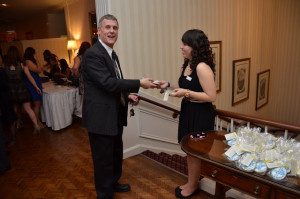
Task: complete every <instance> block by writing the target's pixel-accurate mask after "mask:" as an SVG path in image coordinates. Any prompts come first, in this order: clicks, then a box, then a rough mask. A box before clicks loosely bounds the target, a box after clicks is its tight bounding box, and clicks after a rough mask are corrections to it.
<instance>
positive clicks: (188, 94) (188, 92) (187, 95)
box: [184, 89, 190, 98]
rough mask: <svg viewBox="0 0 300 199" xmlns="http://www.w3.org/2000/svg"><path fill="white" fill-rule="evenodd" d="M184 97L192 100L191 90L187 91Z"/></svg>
mask: <svg viewBox="0 0 300 199" xmlns="http://www.w3.org/2000/svg"><path fill="white" fill-rule="evenodd" d="M184 97H186V98H190V90H189V89H186V92H185V94H184Z"/></svg>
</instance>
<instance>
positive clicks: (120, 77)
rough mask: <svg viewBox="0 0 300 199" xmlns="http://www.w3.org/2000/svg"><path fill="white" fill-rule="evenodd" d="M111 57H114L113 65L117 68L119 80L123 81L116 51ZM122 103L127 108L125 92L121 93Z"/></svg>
mask: <svg viewBox="0 0 300 199" xmlns="http://www.w3.org/2000/svg"><path fill="white" fill-rule="evenodd" d="M111 57H112V61H113V65H114V68H115V72H116V76H117V78H118V79H122V75H121V71H120V69H119V67H118V66H117V60H118V56H117V54H116V52H115V51H112V53H111ZM121 103H122V105H123V106H125V98H124V94H123V92H121Z"/></svg>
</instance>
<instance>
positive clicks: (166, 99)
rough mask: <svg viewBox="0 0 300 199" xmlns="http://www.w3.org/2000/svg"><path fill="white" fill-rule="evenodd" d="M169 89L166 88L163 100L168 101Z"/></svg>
mask: <svg viewBox="0 0 300 199" xmlns="http://www.w3.org/2000/svg"><path fill="white" fill-rule="evenodd" d="M169 92H170V91H168V90H166V92H165V96H164V101H168V99H169V94H170V93H169Z"/></svg>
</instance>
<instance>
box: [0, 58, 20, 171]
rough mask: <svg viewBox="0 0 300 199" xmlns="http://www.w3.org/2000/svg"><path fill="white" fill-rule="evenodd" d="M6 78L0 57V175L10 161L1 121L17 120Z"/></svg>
mask: <svg viewBox="0 0 300 199" xmlns="http://www.w3.org/2000/svg"><path fill="white" fill-rule="evenodd" d="M9 96H10V95H9V90H8V83H7V78H6V75H5V72H4V69H3V66H2V58H1V57H0V175H1V174H2V173H4V172H5V171H7V170H9V169H10V162H9V160H8V158H7V155H6V150H5V148H6V147H5V138H4V131H3V123H6V124H8V125H9V126H11V125H13V124H14V123H15V122H16V121H17V119H18V118H17V114H16V113H15V111H14V105H13V103H12V101H11V99H10V97H9Z"/></svg>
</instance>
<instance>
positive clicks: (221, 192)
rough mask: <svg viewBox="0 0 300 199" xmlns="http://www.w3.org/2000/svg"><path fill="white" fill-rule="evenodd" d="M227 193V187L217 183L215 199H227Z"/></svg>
mask: <svg viewBox="0 0 300 199" xmlns="http://www.w3.org/2000/svg"><path fill="white" fill-rule="evenodd" d="M226 191H228V189H227V187H226V186H224V185H222V184H220V183H218V182H216V190H215V198H218V199H223V198H225V193H226Z"/></svg>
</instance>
